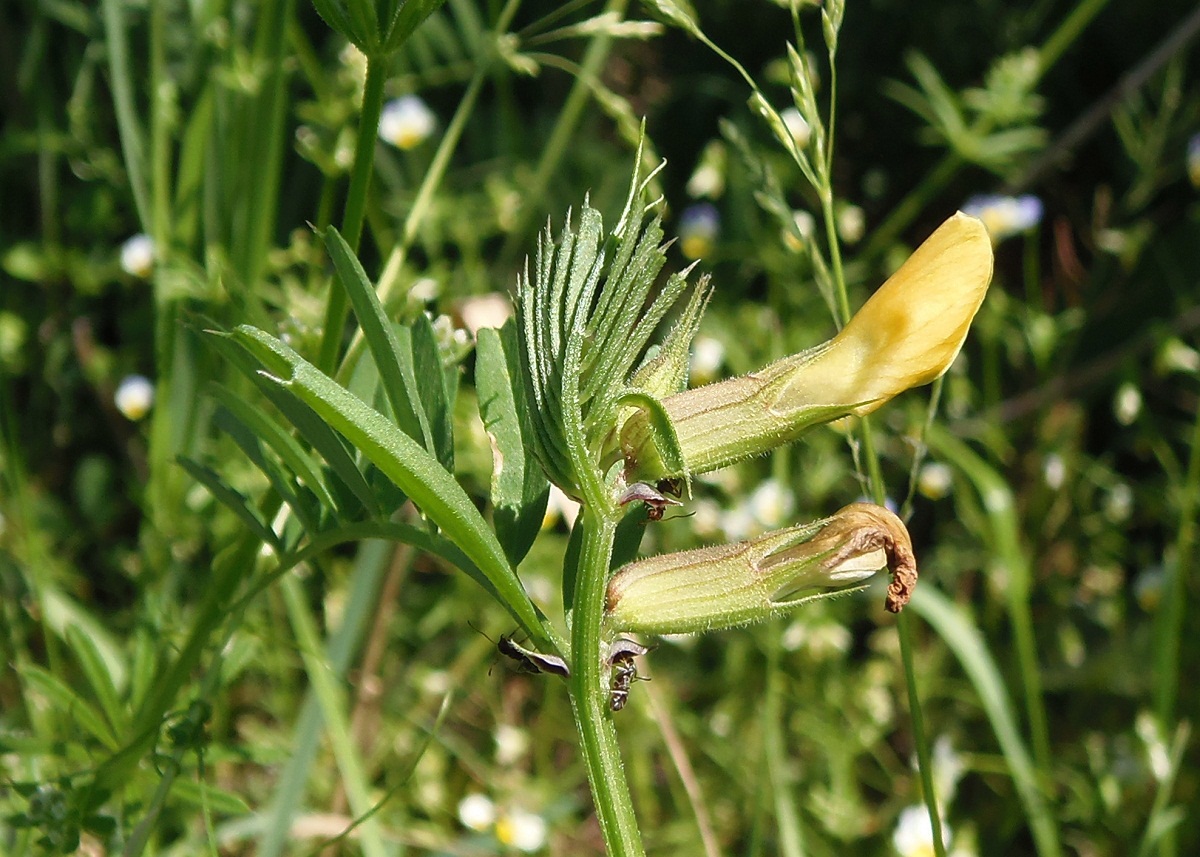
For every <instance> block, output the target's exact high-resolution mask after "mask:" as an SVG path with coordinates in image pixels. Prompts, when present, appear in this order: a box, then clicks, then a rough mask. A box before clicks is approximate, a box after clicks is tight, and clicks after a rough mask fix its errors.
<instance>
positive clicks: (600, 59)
mask: <svg viewBox="0 0 1200 857" xmlns="http://www.w3.org/2000/svg"><path fill="white" fill-rule="evenodd" d="M628 5H629V2H628V0H609V2H608V3H607V4H606V5H605V7H604V11H603V12H602V13H601V14H604V15H614V16H617V18H622V17H624V15H625V7H626V6H628ZM498 32H499V31H498ZM611 48H612V35H611V34H610V33H608V32H607V31H605V30H603V29H601V30H600V31H599V32H597V33H596V35H594V36H592V40H591V43H590V44H589V45H588V48H587V51H586V52H585V53H584V55H583V60H582V61H581V62H580V64H579V73H578V74H577V75H576V77H575V83H574V84H572V86H571V91H570V93H568V94H567V100H566V102H565V103H564V104H563V107H562V109H561V110H560V111H558V119H557V120H555V123H554V129H553V130H552V131H551V132H550V137H549V138H548V139H547V140H546V145H545V147H544V148H543V149H542V157H541V158H540V159H539V160H538V165H537V170H536V171H535V172H534V174H533V178H532V179H531V180H530V182H529V184H528V185H527V186H526V187H525V189H524V193H523V194H522V195H523V197H524V199H525V200H526V203H525V204H524V205H523V206H522V207H521V209H520V212H519V213H518V220H517V224H516V225H515V226H514V227H513V229H512V230H511V231H510V232H509V234H508V238H507V240H506V241H505V242H504V247H503V248H501V250H500V255H499V258H500V260H501V266H502V267H504V268H507V267H509V265H510V264H511V260H512V259H513V257H514V256H515V255H516V254H517V252H518V248H519V247H520V246H521V244H522V242H524V241H525V240H526V237H527V232H528V229H529V223H530V221H531V220H532V219H533V217H534V215H536V214H538V213H539V212H537V211H536V210H535V209H534V207H533V205H532V204H531V203H532V202H533V201H535V200H540V199H543V198H544V197H545V192H546V187H547V186H548V185H549V184H550V178H551V177H552V176H553V175H554V172H555V170H557V169H558V165H559V164H560V163H561V162H562V159H563V155H565V154H566V153H567V150H568V148H569V147H570V145H571V135H572V134H573V133H574V131H575V128H576V127H577V126H578V124H579V119H580V116H582V114H583V108H584V107H585V106H586V105H587V102H588V99H589V98H591V96H592V87H593V85H594V82H595V80H596V79H597V78H598V77H599V76H600V69H601V67H602V66H603V65H604V62H605V60H607V59H608V54H609V51H610V49H611Z"/></svg>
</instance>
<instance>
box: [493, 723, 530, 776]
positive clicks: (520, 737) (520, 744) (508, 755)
mask: <svg viewBox="0 0 1200 857" xmlns="http://www.w3.org/2000/svg"><path fill="white" fill-rule="evenodd" d="M527 752H529V733H528V732H526V731H525V730H524V729H521V728H520V727H519V726H513V725H512V724H510V723H501V724H500V725H499V726H497V727H496V762H497V763H498V764H501V765H506V766H507V765H511V764H513V762H516V761H517V760H518V759H520V758H521V757H522V756H524V755H525V754H526V753H527Z"/></svg>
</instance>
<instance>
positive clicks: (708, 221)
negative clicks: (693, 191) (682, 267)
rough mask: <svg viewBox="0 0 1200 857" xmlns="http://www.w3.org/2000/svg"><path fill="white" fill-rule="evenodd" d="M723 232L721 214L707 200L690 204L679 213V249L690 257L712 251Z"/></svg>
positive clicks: (694, 257) (698, 257)
mask: <svg viewBox="0 0 1200 857" xmlns="http://www.w3.org/2000/svg"><path fill="white" fill-rule="evenodd" d="M720 232H721V215H720V214H719V213H718V212H717V209H716V206H714V205H712V204H710V203H707V202H698V203H696V204H695V205H689V206H688V207H687V208H685V209H684V210H683V213H682V214H680V215H679V250H680V252H682V253H683V255H684V256H686V257H687V258H689V259H700V258H702V257H704V256H707V255H708V254H709V253H711V252H712V249H713V246H714V245H715V244H716V242H717V235H718V234H720Z"/></svg>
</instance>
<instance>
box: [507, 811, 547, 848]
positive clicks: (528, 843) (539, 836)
mask: <svg viewBox="0 0 1200 857" xmlns="http://www.w3.org/2000/svg"><path fill="white" fill-rule="evenodd" d="M547 833H548V830H547V827H546V819H544V818H542V817H541V816H540V815H538V814H537V813H534V812H529V811H527V810H523V809H520V808H516V809H513V810H511V811H509V812H507V813H505V814H504V815H503V816H501V817H500V820H499V821H497V822H496V838H497V839H499V840H500V842H501V843H503V844H504V845H509V846H511V847H513V848H516V849H517V850H518V851H524V852H525V853H527V854H531V853H533V852H534V851H541V850H542V849H543V848H545V847H546V834H547Z"/></svg>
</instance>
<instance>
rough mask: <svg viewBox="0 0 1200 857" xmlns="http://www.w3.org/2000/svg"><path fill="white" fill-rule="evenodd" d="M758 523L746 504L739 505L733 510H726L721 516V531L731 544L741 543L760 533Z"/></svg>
mask: <svg viewBox="0 0 1200 857" xmlns="http://www.w3.org/2000/svg"><path fill="white" fill-rule="evenodd" d="M758 526H759V525H758V522H757V521H755V520H754V515H752V514H751V513H750V509H749V508H748V507H747V506H746V504H745V503H738V504H737V505H736V506H734V507H733V508H732V509H726V510H725V511H724V512H723V513H722V515H721V530H722V532H724V533H725V538H726V539H728V540H729V541H731V542H740V541H741V540H742V539H747V538H749V537H750V536H751V535H754V534H755V533H757V532H760V531H759V529H758Z"/></svg>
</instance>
